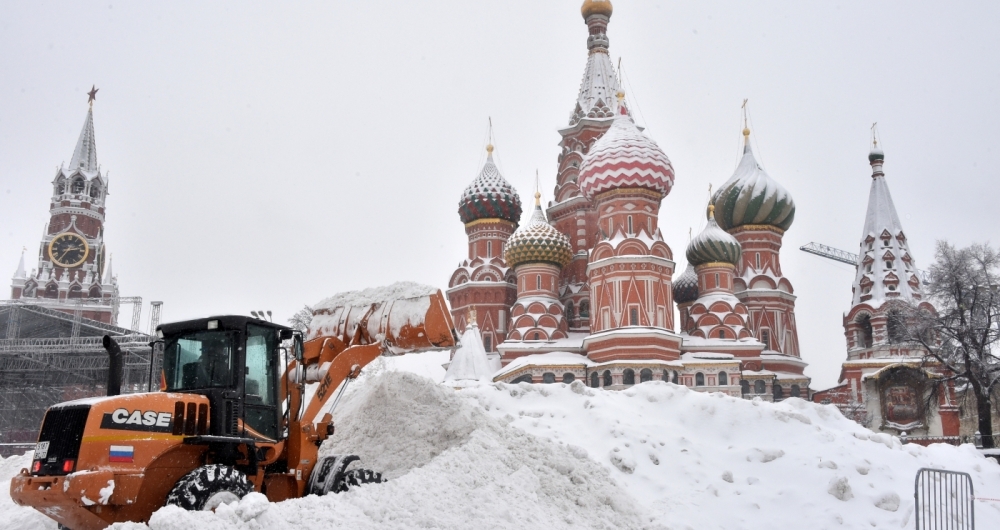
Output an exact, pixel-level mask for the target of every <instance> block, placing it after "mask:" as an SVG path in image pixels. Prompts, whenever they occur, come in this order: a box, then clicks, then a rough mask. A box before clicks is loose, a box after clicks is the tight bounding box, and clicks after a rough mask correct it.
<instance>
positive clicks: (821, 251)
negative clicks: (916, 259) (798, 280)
mask: <svg viewBox="0 0 1000 530" xmlns="http://www.w3.org/2000/svg"><path fill="white" fill-rule="evenodd" d="M799 250H801V251H804V252H808V253H810V254H815V255H817V256H820V257H823V258H826V259H832V260H833V261H839V262H840V263H846V264H848V265H853V266H855V267H857V266H858V260H859V256H858V255H857V254H852V253H850V252H848V251H846V250H840V249H839V248H833V247H831V246H829V245H823V244H820V243H816V242H810V243H809V244H807V245H802V246H801V247H799ZM916 272H917V276H919V277H920V281H921V282H923V283H927V280H928V278H927V272H926V271H923V270H920V269H916Z"/></svg>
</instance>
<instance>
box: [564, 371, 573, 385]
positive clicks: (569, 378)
mask: <svg viewBox="0 0 1000 530" xmlns="http://www.w3.org/2000/svg"><path fill="white" fill-rule="evenodd" d="M575 380H576V376H575V375H573V374H571V373H569V372H566V373H565V374H563V383H566V384H567V385H568V384H570V383H572V382H573V381H575Z"/></svg>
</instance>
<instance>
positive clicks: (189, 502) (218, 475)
mask: <svg viewBox="0 0 1000 530" xmlns="http://www.w3.org/2000/svg"><path fill="white" fill-rule="evenodd" d="M220 491H229V492H232V493H233V494H234V495H236V496H237V497H239V498H241V499H242V498H243V497H244V496H246V495H247V494H248V493H250V492H251V491H253V485H252V484H250V481H249V480H247V477H246V475H244V474H243V473H240V472H239V471H237V470H236V469H234V468H232V467H230V466H224V465H221V464H212V465H208V466H202V467H199V468H198V469H195V470H194V471H192V472H190V473H188V474H187V475H184V477H183V478H181V479H180V480H179V481H177V484H176V485H174V488H173V489H172V490H170V493H169V494H167V502H166V503H167V504H172V505H174V506H179V507H181V508H184V509H185V510H201V509H202V508H203V507H204V506H205V503H206V502H207V501H208V499H209V498H210V497H211V496H212V495H214V494H216V493H219V492H220Z"/></svg>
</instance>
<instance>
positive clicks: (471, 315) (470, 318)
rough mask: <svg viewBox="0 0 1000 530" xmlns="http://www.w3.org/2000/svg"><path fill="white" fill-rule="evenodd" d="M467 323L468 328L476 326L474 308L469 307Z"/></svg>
mask: <svg viewBox="0 0 1000 530" xmlns="http://www.w3.org/2000/svg"><path fill="white" fill-rule="evenodd" d="M468 321H469V325H470V326H475V325H476V306H469V314H468Z"/></svg>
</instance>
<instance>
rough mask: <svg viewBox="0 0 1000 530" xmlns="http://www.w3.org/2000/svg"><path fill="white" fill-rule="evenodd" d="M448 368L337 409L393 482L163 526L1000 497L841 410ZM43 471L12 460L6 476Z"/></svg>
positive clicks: (400, 366)
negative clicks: (447, 373) (962, 490)
mask: <svg viewBox="0 0 1000 530" xmlns="http://www.w3.org/2000/svg"><path fill="white" fill-rule="evenodd" d="M445 361H447V354H440V353H437V354H422V355H421V356H407V357H402V358H394V359H386V360H384V361H381V362H379V363H378V364H377V365H376V366H374V367H372V366H370V367H369V368H374V369H373V370H371V371H372V372H373V373H372V374H371V375H369V376H367V378H366V379H365V380H363V381H361V382H359V383H357V384H356V385H355V386H354V388H352V389H351V391H349V393H348V394H347V395H346V396H345V398H344V401H343V403H342V404H341V406H340V408H339V409H338V411H337V414H336V416H337V418H338V423H337V434H336V436H335V437H334V438H333V439H332V440H330V441H329V442H327V444H326V445H324V447H323V449H322V451H323V452H324V453H332V452H346V451H351V452H354V453H357V454H359V455H360V456H361V457H362V459H363V461H364V462H365V465H366V467H371V468H374V469H377V470H381V471H384V472H385V476H386V477H388V478H389V481H388V482H386V483H384V484H378V485H369V486H365V487H361V488H357V489H354V490H352V491H350V492H347V493H345V494H340V495H330V496H326V497H322V498H320V497H307V498H305V499H296V500H291V501H286V502H282V503H276V504H271V503H268V502H267V501H266V499H265V498H264V497H263V496H262V495H258V494H251V495H250V496H248V497H247V498H245V499H244V500H243V501H241V502H240V503H239V504H238V505H232V506H228V507H223V508H221V509H219V510H218V511H216V513H214V514H212V513H189V512H184V511H182V510H180V509H178V508H173V507H167V508H163V509H161V510H160V511H158V512H157V513H156V514H154V516H153V519H152V520H151V521H150V524H149V527H150V528H153V529H157V530H174V529H189V528H198V529H201V528H205V529H216V528H217V529H234V528H248V529H249V528H261V529H279V528H305V529H314V528H315V529H324V530H326V529H329V528H467V527H477V528H518V529H524V528H671V529H686V528H693V529H699V530H701V529H714V528H719V529H722V528H725V529H744V528H745V529H753V528H761V529H772V528H777V527H793V526H795V527H806V528H913V527H914V518H913V479H914V476H915V474H916V472H917V470H918V469H919V468H921V467H934V468H945V469H953V470H959V471H965V472H968V473H970V474H971V475H972V477H973V481H974V487H975V492H976V496H977V497H991V498H1000V465H997V464H996V463H995V462H993V461H992V460H987V459H985V458H982V457H981V456H979V455H978V454H977V453H976V451H975V450H974V449H972V448H971V447H968V446H965V447H957V448H956V447H951V446H943V445H938V446H931V447H929V448H923V447H920V446H916V445H906V446H903V445H900V443H899V441H898V440H897V439H895V438H892V437H889V436H886V435H881V434H874V433H871V432H870V431H868V430H866V429H864V428H862V427H860V426H858V425H857V424H855V423H853V422H851V421H849V420H847V419H845V418H843V416H841V415H840V414H839V413H838V412H837V411H836V409H834V408H833V407H831V406H822V405H816V404H813V403H808V402H805V401H802V400H798V399H790V400H787V401H785V402H783V403H779V404H771V403H767V402H759V401H745V400H740V399H734V398H730V397H726V396H722V395H721V394H703V393H698V392H693V391H690V390H688V389H686V388H683V387H678V386H676V385H671V384H667V383H662V382H650V383H643V384H641V385H637V386H635V387H633V388H631V389H629V390H625V391H621V392H608V391H600V390H592V389H589V388H586V387H585V386H583V385H582V384H580V383H579V382H578V383H574V384H572V385H564V384H561V383H560V384H551V385H526V384H520V385H506V384H490V383H471V384H468V385H464V387H463V388H462V389H459V390H455V389H453V388H452V387H449V386H444V385H441V384H440V383H439V381H440V380H441V379H442V378H443V377H444V370H443V369H440V364H441V363H442V362H445ZM366 371H368V369H366ZM413 372H419V373H420V374H421V375H419V376H418V375H415V374H414V373H413ZM428 377H429V378H431V379H428ZM29 462H30V455H25V456H22V457H12V458H8V459H6V460H3V461H0V473H2V475H0V476H4V477H9V476H12V475H13V474H14V473H16V472H17V470H19V469H20V468H21V467H26V466H27V465H28V463H29ZM976 522H977V523H978V526H979V527H980V528H1000V503H997V502H991V501H977V502H976ZM0 527H2V528H5V529H6V528H9V529H29V528H32V529H33V528H55V525H54V524H52V523H51V522H48V521H47V520H46V519H45V518H44V517H43V516H41V515H40V514H38V513H37V512H34V511H33V510H30V509H27V508H20V507H16V506H14V505H13V504H12V503H11V501H10V498H9V497H8V496H7V491H6V489H5V488H4V489H3V490H2V491H0ZM116 527H117V528H122V529H130V530H132V529H140V528H146V526H145V525H140V524H134V523H129V524H121V525H116Z"/></svg>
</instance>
